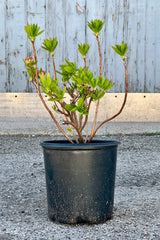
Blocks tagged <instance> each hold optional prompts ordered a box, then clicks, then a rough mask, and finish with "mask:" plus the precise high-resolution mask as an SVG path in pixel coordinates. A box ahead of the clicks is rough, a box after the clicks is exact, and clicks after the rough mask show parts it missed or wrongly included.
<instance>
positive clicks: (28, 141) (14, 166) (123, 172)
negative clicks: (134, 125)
mask: <svg viewBox="0 0 160 240" xmlns="http://www.w3.org/2000/svg"><path fill="white" fill-rule="evenodd" d="M52 138H53V137H52ZM105 138H107V139H115V140H118V141H120V142H121V145H120V146H119V149H118V160H117V174H116V188H115V204H114V215H113V219H112V220H109V221H107V222H106V223H104V224H99V225H74V226H69V225H62V224H56V223H53V222H51V221H50V220H49V219H48V217H47V201H46V187H45V173H44V163H43V155H42V149H41V147H40V146H39V143H40V142H41V141H43V140H46V139H51V137H49V136H41V137H38V136H0V172H1V174H0V186H1V199H0V204H1V212H0V215H1V218H0V219H1V220H0V221H1V222H0V240H2V239H9V240H32V239H33V240H34V239H36V240H67V239H71V240H81V239H91V240H123V239H124V240H142V239H148V240H160V135H157V136H145V135H143V136H142V135H141V136H140V135H131V136H110V137H105Z"/></svg>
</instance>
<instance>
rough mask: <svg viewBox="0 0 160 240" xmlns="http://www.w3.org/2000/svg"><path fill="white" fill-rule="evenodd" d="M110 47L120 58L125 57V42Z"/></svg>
mask: <svg viewBox="0 0 160 240" xmlns="http://www.w3.org/2000/svg"><path fill="white" fill-rule="evenodd" d="M112 48H113V49H114V51H115V52H116V53H117V54H119V55H120V56H121V57H122V59H124V58H125V54H126V52H127V50H128V46H127V43H124V42H122V43H121V45H116V46H115V47H113V46H112Z"/></svg>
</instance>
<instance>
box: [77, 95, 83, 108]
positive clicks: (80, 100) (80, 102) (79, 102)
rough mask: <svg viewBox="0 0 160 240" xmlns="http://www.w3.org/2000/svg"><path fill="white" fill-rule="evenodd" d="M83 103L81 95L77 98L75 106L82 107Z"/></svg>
mask: <svg viewBox="0 0 160 240" xmlns="http://www.w3.org/2000/svg"><path fill="white" fill-rule="evenodd" d="M83 105H84V98H83V97H81V98H80V99H79V100H78V102H77V107H78V108H82V107H83Z"/></svg>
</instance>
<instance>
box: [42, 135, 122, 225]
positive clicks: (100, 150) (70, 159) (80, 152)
mask: <svg viewBox="0 0 160 240" xmlns="http://www.w3.org/2000/svg"><path fill="white" fill-rule="evenodd" d="M118 144H119V142H116V141H100V140H95V141H93V142H92V143H87V144H76V143H75V144H71V143H69V142H68V141H67V140H58V141H45V142H43V143H41V146H42V147H43V152H44V162H45V171H46V186H47V200H48V216H49V218H50V219H52V220H53V221H56V222H59V223H68V224H77V223H91V224H93V223H101V222H105V221H106V220H108V219H110V218H111V217H112V212H113V201H114V185H115V173H116V159H117V146H118Z"/></svg>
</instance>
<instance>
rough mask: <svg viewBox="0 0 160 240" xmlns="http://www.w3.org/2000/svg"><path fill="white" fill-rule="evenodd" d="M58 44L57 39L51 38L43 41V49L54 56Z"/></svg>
mask: <svg viewBox="0 0 160 240" xmlns="http://www.w3.org/2000/svg"><path fill="white" fill-rule="evenodd" d="M57 44H58V41H57V38H53V39H52V38H49V39H45V40H44V41H43V46H42V48H43V49H45V50H46V51H48V52H50V54H51V55H54V50H55V49H56V47H57Z"/></svg>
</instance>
